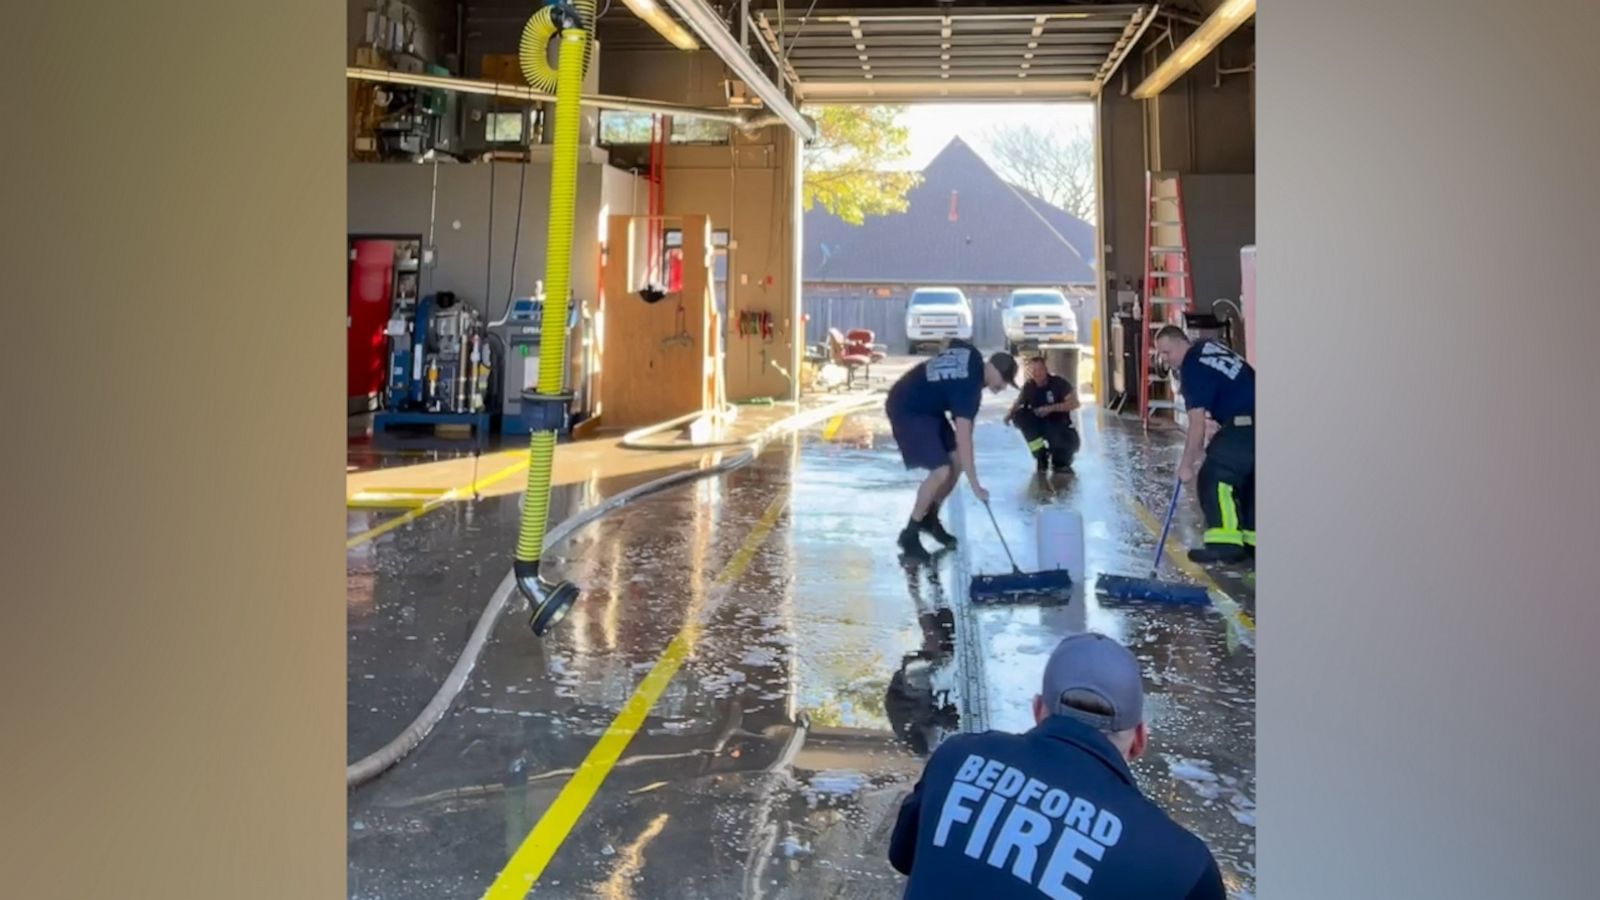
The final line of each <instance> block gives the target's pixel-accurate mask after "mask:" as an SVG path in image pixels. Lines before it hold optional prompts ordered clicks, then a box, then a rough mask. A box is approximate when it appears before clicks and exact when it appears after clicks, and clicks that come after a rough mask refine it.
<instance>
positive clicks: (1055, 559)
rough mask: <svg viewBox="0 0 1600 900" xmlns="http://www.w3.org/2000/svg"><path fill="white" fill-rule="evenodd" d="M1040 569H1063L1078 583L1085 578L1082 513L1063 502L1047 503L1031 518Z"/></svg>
mask: <svg viewBox="0 0 1600 900" xmlns="http://www.w3.org/2000/svg"><path fill="white" fill-rule="evenodd" d="M1034 534H1035V537H1036V539H1037V542H1038V554H1039V555H1038V557H1037V559H1038V561H1039V571H1041V572H1043V571H1049V570H1051V569H1066V570H1067V574H1069V575H1071V576H1072V580H1073V581H1075V582H1077V583H1078V584H1082V583H1083V579H1084V539H1083V516H1082V515H1080V514H1079V513H1078V511H1077V510H1074V509H1068V508H1067V507H1064V506H1047V507H1045V508H1043V509H1041V510H1039V517H1038V518H1037V519H1036V520H1034Z"/></svg>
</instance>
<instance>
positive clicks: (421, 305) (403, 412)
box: [373, 291, 492, 439]
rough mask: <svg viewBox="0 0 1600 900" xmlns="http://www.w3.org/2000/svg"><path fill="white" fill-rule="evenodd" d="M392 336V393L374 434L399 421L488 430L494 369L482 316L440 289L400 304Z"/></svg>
mask: <svg viewBox="0 0 1600 900" xmlns="http://www.w3.org/2000/svg"><path fill="white" fill-rule="evenodd" d="M387 333H388V335H389V377H388V392H387V393H388V397H387V402H386V403H385V408H384V411H383V412H380V413H378V415H377V416H376V417H375V419H374V421H373V430H374V432H375V433H379V432H383V431H385V430H387V429H388V428H390V427H392V426H395V425H444V424H469V425H473V426H475V427H477V428H478V431H479V437H480V439H481V438H483V437H484V436H486V435H485V433H486V432H487V430H488V427H487V426H488V418H489V415H488V413H489V411H488V409H487V406H486V397H487V394H488V390H489V377H490V374H491V372H492V368H491V366H490V364H489V352H488V350H489V348H488V344H487V340H486V334H485V331H484V327H483V319H482V316H481V315H480V314H479V313H478V311H477V310H476V309H475V308H473V307H472V306H470V305H468V304H465V303H462V302H461V301H460V300H459V299H458V298H457V297H456V295H455V294H453V293H450V292H449V291H440V292H439V293H437V294H434V295H430V296H427V297H424V298H422V299H421V300H420V301H418V302H417V303H416V304H415V305H414V306H397V307H396V308H395V312H394V315H393V317H392V318H391V319H390V320H389V325H388V328H387Z"/></svg>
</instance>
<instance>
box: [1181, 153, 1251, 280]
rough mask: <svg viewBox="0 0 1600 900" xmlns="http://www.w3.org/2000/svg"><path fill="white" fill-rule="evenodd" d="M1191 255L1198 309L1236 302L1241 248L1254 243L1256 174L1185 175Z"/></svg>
mask: <svg viewBox="0 0 1600 900" xmlns="http://www.w3.org/2000/svg"><path fill="white" fill-rule="evenodd" d="M1183 202H1184V209H1185V211H1186V212H1187V215H1188V220H1189V251H1190V254H1191V255H1192V256H1193V257H1194V260H1195V268H1194V297H1195V305H1196V306H1197V307H1198V308H1199V309H1200V310H1201V311H1208V310H1210V309H1211V303H1212V301H1214V300H1217V299H1218V298H1226V299H1228V300H1231V301H1233V303H1234V304H1235V305H1237V304H1238V303H1239V290H1240V270H1239V250H1240V249H1241V248H1243V247H1244V246H1246V245H1248V244H1253V243H1255V241H1256V178H1255V176H1254V175H1190V176H1187V177H1185V178H1184V179H1183Z"/></svg>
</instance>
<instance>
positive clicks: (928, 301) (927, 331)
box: [906, 287, 972, 355]
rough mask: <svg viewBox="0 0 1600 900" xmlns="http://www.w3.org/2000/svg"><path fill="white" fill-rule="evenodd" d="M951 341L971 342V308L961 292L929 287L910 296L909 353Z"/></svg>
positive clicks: (907, 312) (907, 311) (908, 321)
mask: <svg viewBox="0 0 1600 900" xmlns="http://www.w3.org/2000/svg"><path fill="white" fill-rule="evenodd" d="M952 338H955V339H959V340H963V341H970V340H972V304H971V303H969V302H968V301H967V295H966V294H963V293H962V292H961V289H960V288H953V287H926V288H917V289H916V290H914V291H912V292H911V301H910V302H909V303H907V304H906V343H907V345H908V346H907V352H908V353H911V354H912V355H915V354H916V352H917V349H918V348H919V347H921V346H922V345H924V344H936V343H943V342H944V341H948V340H951V339H952Z"/></svg>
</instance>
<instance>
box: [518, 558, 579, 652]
mask: <svg viewBox="0 0 1600 900" xmlns="http://www.w3.org/2000/svg"><path fill="white" fill-rule="evenodd" d="M511 571H512V575H513V577H514V578H515V579H516V582H517V590H519V591H521V592H522V597H523V599H525V600H527V601H528V609H529V610H531V615H530V616H529V617H528V628H529V629H531V630H532V631H533V633H534V634H535V635H537V636H538V637H544V636H545V635H546V634H548V633H549V632H550V630H551V629H553V628H555V627H556V626H557V625H559V624H561V620H562V619H565V618H566V617H567V613H569V612H571V611H572V607H573V606H575V605H577V603H578V597H579V595H580V591H579V590H578V586H577V585H575V584H573V583H572V582H570V581H561V582H557V583H555V584H551V583H550V582H549V581H546V580H545V579H544V578H542V577H541V576H540V575H539V562H538V560H534V561H533V562H523V561H522V560H517V561H516V562H515V563H513V564H512V570H511Z"/></svg>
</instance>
